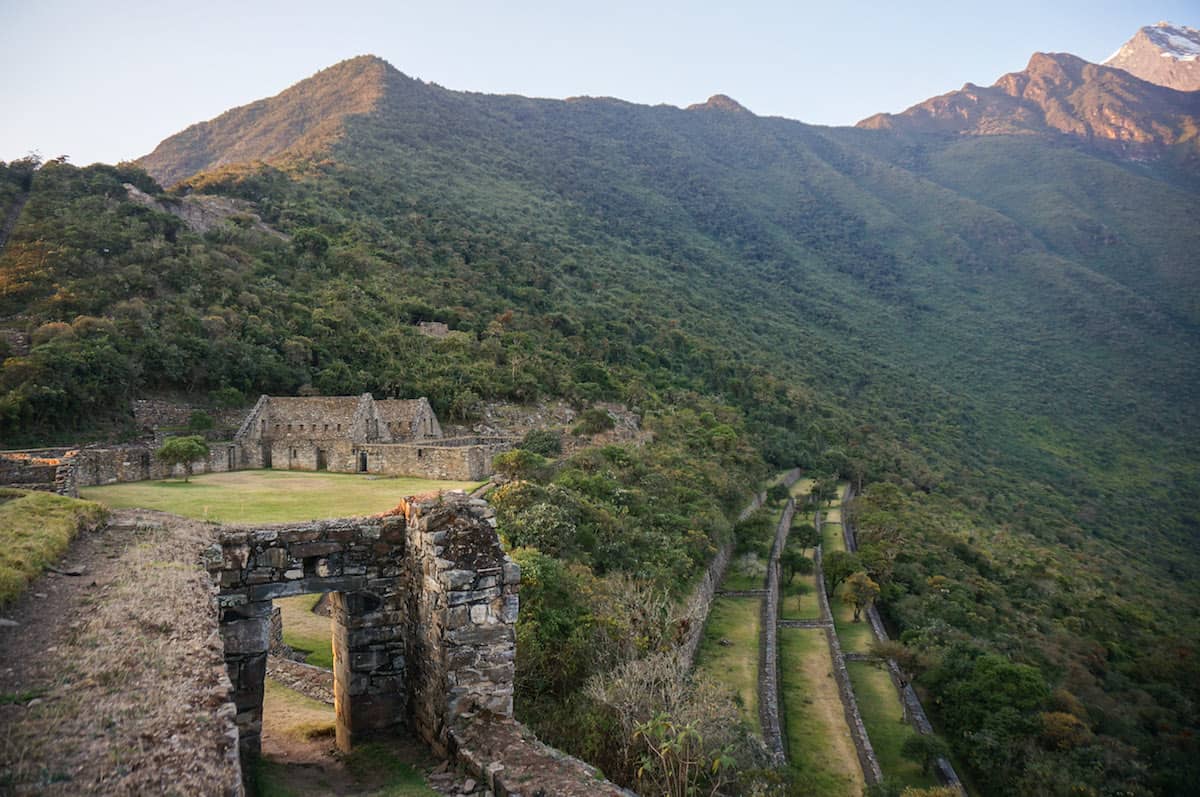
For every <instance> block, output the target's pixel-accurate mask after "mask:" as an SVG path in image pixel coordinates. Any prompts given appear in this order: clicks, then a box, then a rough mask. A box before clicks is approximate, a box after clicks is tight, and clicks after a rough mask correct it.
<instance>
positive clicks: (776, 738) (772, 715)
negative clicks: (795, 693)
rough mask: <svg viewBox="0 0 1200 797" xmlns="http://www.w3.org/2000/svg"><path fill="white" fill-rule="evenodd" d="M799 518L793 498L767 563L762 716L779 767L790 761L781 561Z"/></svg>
mask: <svg viewBox="0 0 1200 797" xmlns="http://www.w3.org/2000/svg"><path fill="white" fill-rule="evenodd" d="M795 514H796V501H795V499H791V498H789V499H788V502H787V505H786V506H784V508H783V513H782V514H781V515H780V516H779V523H778V525H776V527H775V542H774V544H773V545H772V546H771V559H770V561H769V562H768V563H767V594H766V596H765V597H764V598H763V602H762V632H761V634H760V636H759V640H760V643H761V644H760V646H759V663H758V716H759V720H760V722H761V724H762V730H763V741H764V742H766V745H767V749H768V750H770V751H771V755H772V757H773V758H774V759H775V762H776V763H777V764H783V763H784V762H786V761H787V749H786V747H785V746H784V740H783V728H782V725H781V723H780V721H779V641H778V640H779V627H778V624H779V557H780V554H782V553H783V548H784V546H785V545H787V537H788V532H790V531H791V528H792V518H793V517H794V516H795Z"/></svg>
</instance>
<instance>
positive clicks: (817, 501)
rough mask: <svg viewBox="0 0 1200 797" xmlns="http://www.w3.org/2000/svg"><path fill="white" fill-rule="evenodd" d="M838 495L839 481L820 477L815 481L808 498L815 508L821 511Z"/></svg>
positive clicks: (831, 477)
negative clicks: (826, 503)
mask: <svg viewBox="0 0 1200 797" xmlns="http://www.w3.org/2000/svg"><path fill="white" fill-rule="evenodd" d="M837 494H838V485H837V479H836V478H834V477H833V476H819V477H817V478H816V479H813V483H812V487H811V488H809V491H808V498H809V500H810V501H811V502H812V505H813V506H815V507H817V508H818V509H820V508H821V507H822V506H824V505H825V502H826V501H832V500H833V499H834V498H837Z"/></svg>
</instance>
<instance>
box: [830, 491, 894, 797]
mask: <svg viewBox="0 0 1200 797" xmlns="http://www.w3.org/2000/svg"><path fill="white" fill-rule="evenodd" d="M813 524H814V525H815V526H816V527H817V528H818V529H819V528H821V510H819V509H818V510H817V512H816V515H815V516H814V518H813ZM813 562H814V564H815V565H816V567H815V575H816V582H817V602H818V604H819V605H820V607H821V619H822V620H824V621H825V622H826V623H827V624H828V625H826V626H825V636H826V639H827V640H828V642H829V653H830V657H831V658H832V659H833V677H834V680H835V681H837V686H838V693H839V694H840V695H841V698H842V710H843V712H844V713H845V716H846V725H847V726H849V728H850V738H851V739H852V740H853V742H854V750H855V752H856V753H857V754H858V763H859V765H860V766H861V767H862V771H863V778H865V779H866V781H867V785H872V784H875V783H879V782H880V781H881V780H883V771H882V770H881V769H880V768H879V760H878V759H877V758H876V757H875V748H874V747H872V746H871V737H869V736H868V735H867V728H866V726H865V725H864V724H863V721H862V714H861V713H859V710H858V700H857V698H855V696H854V685H853V684H851V683H850V673H849V672H848V671H847V670H846V659H845V656H843V655H842V643H841V640H839V639H838V635H837V630H836V629H835V628H834V626H833V612H832V611H831V610H830V608H829V595H828V593H827V592H826V590H825V572H824V569H823V567H822V551H821V546H820V545H818V546H817V547H816V548H815V549H814V550H813Z"/></svg>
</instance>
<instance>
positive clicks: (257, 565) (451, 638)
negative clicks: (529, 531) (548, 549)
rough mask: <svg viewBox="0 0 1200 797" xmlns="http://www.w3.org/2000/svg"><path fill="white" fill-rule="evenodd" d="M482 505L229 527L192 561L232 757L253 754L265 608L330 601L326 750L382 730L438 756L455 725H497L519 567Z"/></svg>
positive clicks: (507, 712) (509, 682)
mask: <svg viewBox="0 0 1200 797" xmlns="http://www.w3.org/2000/svg"><path fill="white" fill-rule="evenodd" d="M491 521H492V514H491V510H490V509H489V508H488V507H487V505H486V503H485V502H483V501H481V500H478V499H469V498H467V497H466V496H462V495H459V496H452V497H451V498H450V499H449V500H446V501H444V502H443V501H442V500H440V499H439V500H430V501H426V502H419V503H418V502H413V503H407V502H406V503H402V504H401V506H400V508H399V509H398V510H397V511H396V512H395V513H393V514H389V515H386V516H378V517H373V518H351V519H345V520H331V521H322V522H316V523H308V524H300V525H294V524H287V525H276V526H265V527H255V528H230V529H225V530H222V531H221V532H220V537H219V542H217V543H216V544H214V545H213V546H212V547H211V548H210V549H209V551H208V552H207V554H206V566H207V567H208V569H209V572H210V573H211V574H212V576H213V578H214V580H215V581H216V582H217V583H218V585H219V587H220V595H219V597H218V605H219V607H220V609H221V631H222V637H223V638H224V640H225V661H226V667H227V669H228V671H229V676H230V680H231V681H232V683H233V695H234V700H235V703H236V705H237V709H238V726H239V728H240V729H241V731H242V737H241V747H242V751H243V753H255V752H257V751H258V749H259V745H260V734H261V724H262V695H263V676H264V674H265V671H266V665H267V655H268V650H269V648H270V625H271V601H272V600H273V599H274V598H279V597H285V596H289V595H300V594H306V593H314V592H319V593H330V604H331V608H332V616H333V648H334V687H333V692H334V706H335V713H336V716H337V743H338V746H339V747H341V748H342V749H344V750H345V749H349V748H350V746H351V745H352V744H353V743H354V741H355V740H356V739H357V738H358V737H361V736H364V735H368V734H370V733H371V732H373V731H375V730H379V729H383V728H388V727H392V726H397V725H400V726H407V727H410V728H412V729H413V730H415V731H416V732H417V733H418V734H419V735H420V736H421V738H423V739H424V740H425V741H426V742H427V743H429V744H430V746H431V747H432V748H433V749H434V750H435V751H437V752H440V753H442V754H445V753H446V752H447V750H448V745H447V739H448V736H447V733H448V729H449V727H450V726H451V724H452V723H453V722H454V721H455V719H456V718H458V717H460V716H463V715H467V714H472V713H474V712H478V711H486V712H488V713H490V714H492V715H496V716H511V714H512V694H513V667H514V658H515V652H516V635H515V631H514V626H515V623H516V619H517V610H518V605H519V604H518V598H517V588H518V584H519V581H520V569H519V568H518V567H517V565H516V564H515V563H513V562H512V561H511V560H509V559H508V558H507V557H506V556H505V555H504V552H503V551H502V550H501V548H500V542H499V538H498V537H497V535H496V532H495V529H494V528H493V526H492V525H491Z"/></svg>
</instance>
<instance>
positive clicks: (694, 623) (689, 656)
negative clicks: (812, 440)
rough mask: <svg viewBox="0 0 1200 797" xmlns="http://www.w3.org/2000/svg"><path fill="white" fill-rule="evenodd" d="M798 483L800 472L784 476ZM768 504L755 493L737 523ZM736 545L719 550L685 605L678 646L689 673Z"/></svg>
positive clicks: (795, 470)
mask: <svg viewBox="0 0 1200 797" xmlns="http://www.w3.org/2000/svg"><path fill="white" fill-rule="evenodd" d="M799 479H800V469H799V468H793V469H792V470H790V471H788V472H787V473H785V474H784V476H783V483H784V484H786V485H787V486H788V487H791V486H792V485H793V484H795V483H796V482H797V481H798V480H799ZM766 500H767V493H766V491H763V492H759V493H756V494H755V495H754V496H753V497H752V498H751V499H750V502H749V503H748V504H746V506H745V508H744V509H742V511H741V512H740V513H739V514H738V518H737V519H738V522H741V521H743V520H745V519H746V518H748V517H750V516H751V515H753V514H754V513H755V511H757V510H758V509H759V508H760V507H761V506H762V505H763V504H764V503H766ZM733 543H734V541H733V540H732V539H730V540H729V542H727V543H725V544H724V545H722V546H721V547H720V549H718V550H717V553H716V555H715V556H713V559H712V561H711V562H710V563H709V565H708V568H707V569H706V570H705V571H704V575H703V576H701V578H700V582H699V583H698V584H697V585H696V587H695V589H693V590H692V592H691V594H690V595H689V596H688V598H687V600H686V601H684V604H683V612H682V614H683V618H684V622H685V623H687V627H686V629H685V631H684V635H683V640H682V641H681V642H680V644H679V650H680V654H681V655H682V657H683V661H684V663H685V664H686V666H687V668H688V669H691V667H692V665H693V664H694V663H695V660H696V651H697V650H698V649H699V648H700V640H701V639H702V638H703V637H704V624H705V623H706V622H708V612H709V610H710V609H711V608H712V602H713V598H714V597H716V594H717V588H718V587H720V586H721V581H722V579H724V578H725V571H726V570H727V569H728V568H729V560H730V558H731V557H732V556H733Z"/></svg>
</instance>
